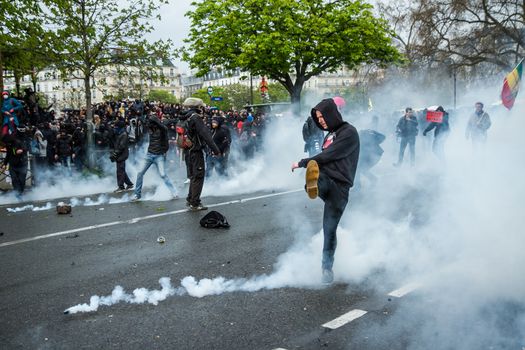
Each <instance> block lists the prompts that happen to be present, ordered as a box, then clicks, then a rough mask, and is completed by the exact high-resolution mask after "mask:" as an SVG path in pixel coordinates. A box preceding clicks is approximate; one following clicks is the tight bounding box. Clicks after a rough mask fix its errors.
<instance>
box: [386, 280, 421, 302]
mask: <svg viewBox="0 0 525 350" xmlns="http://www.w3.org/2000/svg"><path fill="white" fill-rule="evenodd" d="M420 287H421V284H419V283H416V282H413V283H409V284H407V285H406V286H403V287H401V288H399V289H396V290H394V291H392V292H390V293H388V295H389V296H391V297H396V298H401V297H402V296H404V295H407V294H408V293H411V292H413V291H414V290H416V289H418V288H420Z"/></svg>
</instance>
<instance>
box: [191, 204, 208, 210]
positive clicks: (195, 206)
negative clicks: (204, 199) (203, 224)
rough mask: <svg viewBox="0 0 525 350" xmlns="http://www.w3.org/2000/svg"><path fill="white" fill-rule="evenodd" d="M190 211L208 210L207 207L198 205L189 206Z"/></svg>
mask: <svg viewBox="0 0 525 350" xmlns="http://www.w3.org/2000/svg"><path fill="white" fill-rule="evenodd" d="M190 210H192V211H199V210H208V207H205V206H204V205H202V204H198V205H191V204H190Z"/></svg>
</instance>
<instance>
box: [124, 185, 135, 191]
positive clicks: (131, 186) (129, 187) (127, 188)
mask: <svg viewBox="0 0 525 350" xmlns="http://www.w3.org/2000/svg"><path fill="white" fill-rule="evenodd" d="M133 186H135V185H134V184H131V185H127V186H126V190H131V189H133Z"/></svg>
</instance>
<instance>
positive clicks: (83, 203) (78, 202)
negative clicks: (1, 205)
mask: <svg viewBox="0 0 525 350" xmlns="http://www.w3.org/2000/svg"><path fill="white" fill-rule="evenodd" d="M130 198H131V195H130V194H128V193H125V194H124V195H123V196H122V197H119V198H116V197H109V196H108V195H106V194H101V195H99V196H98V197H96V198H95V199H91V198H89V197H88V198H84V199H79V198H77V197H73V198H71V199H70V200H69V201H66V202H67V203H68V204H70V205H71V206H72V207H90V206H97V205H103V204H118V203H126V202H129V201H130ZM60 202H64V201H60ZM60 202H57V203H56V204H53V203H51V202H47V203H46V205H45V206H42V207H38V206H35V205H33V204H28V205H24V206H23V207H16V208H6V210H7V211H8V212H10V213H18V212H22V211H42V210H50V209H53V208H55V207H56V206H57V205H58V203H60Z"/></svg>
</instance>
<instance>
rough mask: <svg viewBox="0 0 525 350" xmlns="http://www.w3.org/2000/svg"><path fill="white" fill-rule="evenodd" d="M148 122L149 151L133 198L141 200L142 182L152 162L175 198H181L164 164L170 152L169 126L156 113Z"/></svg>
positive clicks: (138, 176)
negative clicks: (167, 153)
mask: <svg viewBox="0 0 525 350" xmlns="http://www.w3.org/2000/svg"><path fill="white" fill-rule="evenodd" d="M147 122H148V128H149V146H148V153H147V154H146V160H145V163H144V165H143V167H142V170H140V171H139V173H138V174H137V181H136V187H135V193H134V196H133V199H132V200H133V201H138V200H140V198H141V195H142V182H143V181H144V174H146V172H147V171H148V169H149V167H150V166H151V165H152V164H155V165H156V166H157V170H158V172H159V175H160V177H161V178H162V180H164V183H165V184H166V186H167V187H168V189H169V190H170V192H171V196H172V197H173V199H177V198H179V196H178V195H177V190H176V189H175V186H173V183H172V182H171V180H170V178H169V177H168V175H166V171H165V170H164V169H165V166H164V165H165V163H166V152H168V149H169V142H168V128H167V127H166V125H164V124H162V122H161V121H160V120H159V119H158V118H157V117H156V116H155V115H154V114H152V115H150V116H149V117H148V119H147Z"/></svg>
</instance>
